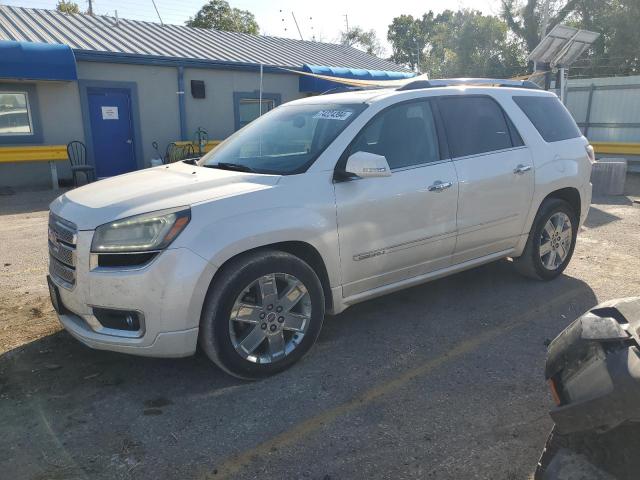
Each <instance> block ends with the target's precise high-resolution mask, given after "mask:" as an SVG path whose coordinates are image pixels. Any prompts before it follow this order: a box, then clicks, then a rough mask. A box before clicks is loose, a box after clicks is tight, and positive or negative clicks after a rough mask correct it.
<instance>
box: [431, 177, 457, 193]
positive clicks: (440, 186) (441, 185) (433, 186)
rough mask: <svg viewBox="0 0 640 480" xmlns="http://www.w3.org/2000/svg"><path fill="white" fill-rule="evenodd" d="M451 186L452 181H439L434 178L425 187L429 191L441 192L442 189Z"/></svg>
mask: <svg viewBox="0 0 640 480" xmlns="http://www.w3.org/2000/svg"><path fill="white" fill-rule="evenodd" d="M452 186H453V183H451V182H441V181H440V180H436V181H435V182H433V184H431V185H429V187H427V190H429V191H430V192H442V191H443V190H446V189H447V188H451V187H452Z"/></svg>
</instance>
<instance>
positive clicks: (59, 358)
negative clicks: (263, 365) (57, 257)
mask: <svg viewBox="0 0 640 480" xmlns="http://www.w3.org/2000/svg"><path fill="white" fill-rule="evenodd" d="M627 190H628V195H627V196H624V197H606V198H600V199H594V204H593V206H592V208H591V211H590V213H589V217H588V219H587V222H586V225H585V227H584V229H583V231H582V232H581V233H580V236H579V239H578V244H577V247H576V251H575V255H574V259H573V261H572V263H571V265H570V266H569V268H568V269H567V271H566V274H565V275H563V276H562V277H560V278H558V279H556V280H555V281H553V282H550V283H541V282H535V281H531V280H527V279H524V278H522V277H520V276H518V275H517V274H516V273H515V272H513V270H512V268H511V265H510V263H509V262H508V261H501V262H497V263H494V264H491V265H487V266H484V267H480V268H477V269H474V270H471V271H468V272H464V273H461V274H458V275H454V276H452V277H449V278H446V279H442V280H438V281H435V282H432V283H429V284H425V285H422V286H419V287H415V288H412V289H409V290H405V291H402V292H398V293H395V294H392V295H388V296H385V297H382V298H379V299H376V300H372V301H369V302H366V303H363V304H360V305H357V306H355V307H352V308H351V309H349V310H347V311H346V312H344V313H343V314H341V315H339V316H335V317H328V318H327V320H326V321H325V327H324V329H323V332H322V333H321V336H320V339H319V342H318V344H317V346H316V347H315V348H314V349H313V350H312V352H311V353H310V354H309V355H308V356H307V357H306V358H305V359H304V360H303V361H302V362H301V363H300V364H298V365H296V366H294V367H293V368H292V369H290V370H289V371H287V372H285V373H283V374H281V375H278V376H276V377H273V378H270V379H267V380H264V381H261V382H255V383H244V382H240V381H238V380H236V379H233V378H230V377H228V376H226V375H225V374H223V373H222V372H221V371H219V370H218V369H217V368H216V367H214V366H213V365H211V364H210V363H209V362H208V361H207V359H206V358H204V357H203V356H202V355H196V356H195V357H192V358H186V359H179V360H167V359H148V358H137V357H131V356H125V355H121V354H116V353H110V352H99V351H92V350H90V349H88V348H86V347H84V346H83V345H81V344H79V343H78V342H76V341H75V340H73V339H72V338H71V337H70V336H69V335H68V334H66V333H65V332H63V331H60V329H59V326H58V324H57V321H56V320H55V318H54V315H53V313H52V310H51V308H50V306H49V303H48V294H47V289H46V283H45V274H46V221H47V212H46V206H47V204H48V202H49V201H50V200H52V198H53V196H52V194H51V193H50V192H30V193H20V194H15V195H11V196H0V246H1V247H0V285H2V289H1V290H0V431H1V432H2V435H1V436H0V452H1V453H2V454H1V455H0V472H2V474H1V475H0V476H6V478H12V479H63V478H64V479H67V478H72V479H75V478H78V479H79V478H92V479H94V478H105V479H106V478H116V479H129V478H136V479H137V478H143V479H146V478H149V479H155V478H176V479H178V478H179V479H184V478H198V479H218V478H242V479H245V478H246V479H252V478H287V479H288V478H303V479H304V478H310V479H323V480H329V479H333V480H336V479H352V478H394V479H401V478H421V479H422V478H437V479H460V478H465V479H485V478H486V479H494V480H499V479H505V480H507V479H508V480H515V479H527V478H531V475H532V473H533V471H534V469H535V465H536V461H537V459H538V457H539V455H540V452H541V450H542V447H543V446H544V444H545V439H546V437H547V435H548V433H549V431H550V430H551V427H552V423H551V421H550V419H549V417H548V415H547V411H548V408H549V406H550V405H551V399H550V397H549V395H548V393H547V387H546V385H545V382H544V377H543V368H544V360H545V353H546V347H545V344H546V343H547V342H548V341H549V340H550V339H552V338H553V337H555V336H556V335H557V334H558V333H559V332H560V331H561V330H562V329H563V328H564V327H565V326H567V325H568V324H569V323H570V322H571V321H572V320H573V319H574V318H576V317H577V316H578V315H580V314H581V313H583V312H584V311H585V310H587V309H588V308H589V307H592V306H593V305H595V304H597V303H599V302H602V301H605V300H609V299H612V298H617V297H624V296H634V295H638V294H639V293H638V292H640V277H639V276H638V273H637V272H638V271H640V255H639V254H640V205H639V204H638V202H640V178H639V177H637V176H629V178H628V181H627ZM629 478H631V477H629Z"/></svg>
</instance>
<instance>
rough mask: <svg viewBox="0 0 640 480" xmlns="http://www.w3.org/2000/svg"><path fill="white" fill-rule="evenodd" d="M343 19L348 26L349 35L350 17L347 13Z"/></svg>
mask: <svg viewBox="0 0 640 480" xmlns="http://www.w3.org/2000/svg"><path fill="white" fill-rule="evenodd" d="M343 17H344V22H345V23H346V24H347V33H349V16H348V15H347V14H346V13H345V14H344V15H343Z"/></svg>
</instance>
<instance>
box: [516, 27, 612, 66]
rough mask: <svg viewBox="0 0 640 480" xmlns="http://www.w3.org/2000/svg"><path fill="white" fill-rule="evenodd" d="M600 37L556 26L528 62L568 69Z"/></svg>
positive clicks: (596, 34) (591, 33)
mask: <svg viewBox="0 0 640 480" xmlns="http://www.w3.org/2000/svg"><path fill="white" fill-rule="evenodd" d="M599 36H600V34H599V33H596V32H590V31H589V30H579V29H577V28H573V27H568V26H566V25H556V26H555V27H553V29H552V30H551V31H550V32H549V33H548V34H547V35H546V36H545V37H544V38H543V39H542V41H541V42H540V43H539V44H538V46H537V47H536V48H534V49H533V51H532V52H531V53H530V54H529V56H528V57H527V60H530V61H534V62H538V63H549V64H550V65H551V66H563V67H567V66H569V65H570V64H572V63H573V62H574V61H576V60H577V59H578V57H579V56H580V55H582V53H583V52H584V51H585V50H586V49H587V48H589V46H590V45H591V44H592V43H593V42H595V40H596V39H597V38H598V37H599Z"/></svg>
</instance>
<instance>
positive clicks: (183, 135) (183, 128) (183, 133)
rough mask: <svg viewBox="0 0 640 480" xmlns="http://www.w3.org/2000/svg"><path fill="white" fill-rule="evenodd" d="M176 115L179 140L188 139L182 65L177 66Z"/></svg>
mask: <svg viewBox="0 0 640 480" xmlns="http://www.w3.org/2000/svg"><path fill="white" fill-rule="evenodd" d="M177 94H178V115H179V117H180V140H188V138H187V137H188V135H187V109H186V107H185V103H184V67H182V66H180V67H178V92H177Z"/></svg>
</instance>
